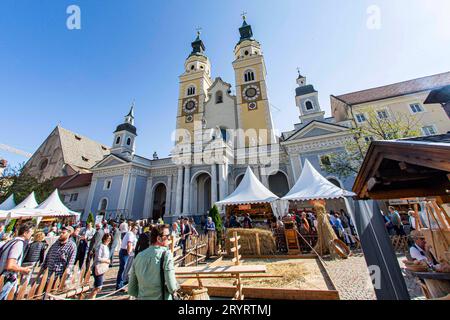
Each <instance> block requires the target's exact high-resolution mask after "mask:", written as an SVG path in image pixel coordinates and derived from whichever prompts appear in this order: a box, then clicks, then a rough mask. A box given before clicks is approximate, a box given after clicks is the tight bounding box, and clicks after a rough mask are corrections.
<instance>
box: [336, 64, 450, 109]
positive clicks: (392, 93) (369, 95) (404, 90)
mask: <svg viewBox="0 0 450 320" xmlns="http://www.w3.org/2000/svg"><path fill="white" fill-rule="evenodd" d="M449 84H450V71H448V72H444V73H439V74H435V75H432V76H428V77H422V78H418V79H413V80H408V81H403V82H398V83H394V84H390V85H386V86H382V87H377V88H372V89H367V90H362V91H357V92H351V93H347V94H343V95H340V96H336V97H337V98H338V99H339V100H342V101H344V102H345V103H347V104H351V105H355V104H359V103H364V102H370V101H376V100H382V99H388V98H392V97H398V96H402V95H406V94H412V93H416V92H421V91H426V90H432V89H436V88H439V87H442V86H446V85H449Z"/></svg>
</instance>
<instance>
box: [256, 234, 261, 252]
mask: <svg viewBox="0 0 450 320" xmlns="http://www.w3.org/2000/svg"><path fill="white" fill-rule="evenodd" d="M255 237H256V254H257V255H258V256H260V255H261V247H260V245H259V233H258V232H257V233H256V235H255Z"/></svg>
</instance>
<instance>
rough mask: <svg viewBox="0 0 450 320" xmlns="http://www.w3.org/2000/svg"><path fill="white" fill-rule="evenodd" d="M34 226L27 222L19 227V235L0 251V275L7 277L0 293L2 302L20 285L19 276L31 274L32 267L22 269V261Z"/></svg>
mask: <svg viewBox="0 0 450 320" xmlns="http://www.w3.org/2000/svg"><path fill="white" fill-rule="evenodd" d="M33 232H34V225H33V224H32V223H31V222H26V223H24V224H22V225H20V226H19V228H18V235H17V237H16V238H14V240H11V241H9V242H8V243H6V244H5V245H4V246H3V247H2V248H1V250H0V275H2V276H5V278H4V285H3V288H2V290H1V291H0V300H5V299H6V298H7V297H8V294H9V293H10V291H11V290H12V289H14V290H15V287H16V286H17V283H18V276H19V274H25V275H27V274H29V273H30V272H31V267H22V260H23V256H24V252H25V249H26V246H27V242H28V241H30V239H31V237H32V236H33Z"/></svg>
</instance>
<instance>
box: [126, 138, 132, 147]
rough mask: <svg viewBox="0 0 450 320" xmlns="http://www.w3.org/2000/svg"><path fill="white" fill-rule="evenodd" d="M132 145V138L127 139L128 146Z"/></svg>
mask: <svg viewBox="0 0 450 320" xmlns="http://www.w3.org/2000/svg"><path fill="white" fill-rule="evenodd" d="M130 144H131V138H128V139H127V146H129V145H130Z"/></svg>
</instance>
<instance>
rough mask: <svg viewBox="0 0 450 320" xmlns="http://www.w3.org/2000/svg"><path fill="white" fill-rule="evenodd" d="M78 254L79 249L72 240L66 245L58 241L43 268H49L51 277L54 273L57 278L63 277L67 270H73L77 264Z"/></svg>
mask: <svg viewBox="0 0 450 320" xmlns="http://www.w3.org/2000/svg"><path fill="white" fill-rule="evenodd" d="M76 253H77V247H76V245H75V243H74V242H73V241H70V239H68V240H67V241H66V242H65V243H61V242H60V241H56V242H55V243H54V244H53V245H52V246H51V247H50V249H49V250H48V253H47V256H46V257H45V261H44V264H43V265H42V268H43V270H44V269H46V268H48V272H49V275H50V274H52V273H53V272H54V273H55V274H56V276H61V275H62V274H63V273H64V271H65V270H66V268H71V267H72V266H73V264H74V263H75V258H76Z"/></svg>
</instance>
